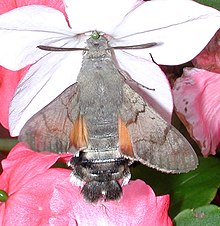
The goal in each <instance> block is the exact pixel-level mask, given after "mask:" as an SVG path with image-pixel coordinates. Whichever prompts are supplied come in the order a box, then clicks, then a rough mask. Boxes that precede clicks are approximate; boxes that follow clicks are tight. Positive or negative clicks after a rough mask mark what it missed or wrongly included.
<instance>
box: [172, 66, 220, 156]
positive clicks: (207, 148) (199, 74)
mask: <svg viewBox="0 0 220 226" xmlns="http://www.w3.org/2000/svg"><path fill="white" fill-rule="evenodd" d="M219 87H220V74H216V73H212V72H209V71H206V70H201V69H196V68H193V69H189V68H186V69H185V70H184V76H183V77H181V78H179V79H177V81H176V84H175V87H174V89H173V94H174V104H175V107H176V109H177V112H178V113H179V114H180V116H181V118H182V119H183V122H185V124H186V126H187V129H188V131H189V132H190V134H191V136H192V137H193V138H194V139H195V140H196V141H197V142H198V144H199V146H200V147H201V149H202V154H203V155H204V156H207V155H209V154H212V155H214V154H215V153H216V148H217V146H218V145H219V142H220V130H219V128H220V101H219V100H220V92H219Z"/></svg>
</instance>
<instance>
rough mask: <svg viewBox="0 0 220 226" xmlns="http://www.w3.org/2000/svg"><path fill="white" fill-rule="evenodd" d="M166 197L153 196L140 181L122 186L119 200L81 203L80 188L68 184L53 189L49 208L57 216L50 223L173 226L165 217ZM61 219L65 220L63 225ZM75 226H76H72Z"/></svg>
mask: <svg viewBox="0 0 220 226" xmlns="http://www.w3.org/2000/svg"><path fill="white" fill-rule="evenodd" d="M73 190H74V191H73ZM168 207H169V196H168V195H166V196H161V197H156V196H155V194H154V192H153V190H152V189H151V188H150V187H149V186H148V185H146V184H145V183H144V182H143V181H140V180H137V181H130V182H129V184H128V185H126V186H124V187H123V196H122V198H121V200H119V201H109V202H101V201H100V202H99V203H97V204H91V203H87V202H85V201H84V199H83V197H82V195H81V194H80V190H79V188H77V187H76V186H73V185H71V184H70V183H69V181H65V182H64V183H62V184H59V185H57V186H56V190H55V192H54V195H53V197H52V199H51V208H52V210H53V211H54V212H56V213H57V215H56V217H53V218H52V219H51V220H50V222H53V225H59V226H64V225H67V223H68V222H70V221H71V222H74V223H75V221H76V222H77V225H88V226H89V225H100V226H101V225H139V226H141V225H143V226H144V225H145V226H146V225H158V226H165V225H172V222H171V220H170V218H169V216H168V214H167V211H168ZM62 219H64V221H63V222H62ZM73 225H75V224H73Z"/></svg>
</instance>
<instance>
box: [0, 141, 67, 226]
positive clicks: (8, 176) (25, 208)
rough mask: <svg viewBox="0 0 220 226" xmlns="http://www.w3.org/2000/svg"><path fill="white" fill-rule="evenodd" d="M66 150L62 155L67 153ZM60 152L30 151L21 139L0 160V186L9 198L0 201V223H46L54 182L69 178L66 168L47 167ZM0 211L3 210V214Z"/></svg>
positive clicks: (35, 224)
mask: <svg viewBox="0 0 220 226" xmlns="http://www.w3.org/2000/svg"><path fill="white" fill-rule="evenodd" d="M67 156H69V154H65V155H62V157H67ZM59 157H60V156H59V155H58V154H48V155H46V154H41V153H36V152H33V151H31V150H29V149H27V148H25V146H24V145H23V144H22V143H19V144H18V145H16V146H15V147H14V148H13V149H12V150H11V152H10V153H9V155H8V157H7V159H5V160H3V161H2V166H3V173H2V174H1V176H0V181H1V183H0V189H2V190H4V191H6V192H7V193H8V195H9V198H8V200H7V201H6V202H4V203H1V205H0V213H1V214H0V225H7V226H14V225H32V226H39V225H49V224H48V222H49V218H50V217H51V216H52V215H53V213H52V212H51V210H50V199H51V196H52V193H53V190H54V187H55V185H56V184H60V183H62V182H63V180H65V179H67V180H69V178H70V172H71V171H70V170H66V169H49V167H50V166H51V165H53V164H54V163H55V162H56V161H57V159H58V158H59ZM3 213H4V214H3Z"/></svg>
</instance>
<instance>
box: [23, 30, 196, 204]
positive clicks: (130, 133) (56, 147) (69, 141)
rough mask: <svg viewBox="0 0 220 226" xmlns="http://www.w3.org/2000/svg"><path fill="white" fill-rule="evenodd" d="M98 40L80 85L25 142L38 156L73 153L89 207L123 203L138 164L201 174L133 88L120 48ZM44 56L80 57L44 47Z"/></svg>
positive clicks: (29, 125) (37, 121)
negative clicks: (118, 58) (117, 55)
mask: <svg viewBox="0 0 220 226" xmlns="http://www.w3.org/2000/svg"><path fill="white" fill-rule="evenodd" d="M153 45H155V43H149V44H144V45H137V46H134V47H132V46H127V47H123V46H120V47H111V46H109V44H108V41H107V39H106V38H105V37H104V36H102V35H100V34H99V33H98V32H94V33H93V34H92V35H91V37H90V38H88V40H87V47H86V48H83V49H80V50H84V56H83V62H82V66H81V70H80V72H79V75H78V78H77V82H76V83H75V84H73V85H71V86H70V87H68V88H67V89H66V90H64V91H63V93H61V94H60V95H59V96H58V97H57V98H56V99H54V100H53V101H52V102H51V103H50V104H48V105H47V106H46V107H45V108H43V109H42V110H40V111H39V112H38V113H36V114H35V115H34V116H33V117H31V118H30V119H29V120H28V121H27V122H26V124H25V125H24V127H23V128H22V130H21V132H20V135H19V140H20V141H23V142H25V143H26V144H28V145H29V146H30V147H31V148H32V149H33V150H36V151H39V152H43V151H51V152H58V153H64V152H71V153H72V154H73V157H72V159H71V160H70V166H72V168H73V173H72V175H73V178H74V180H75V181H78V182H79V181H80V182H82V184H83V187H82V193H83V195H84V197H85V199H86V200H88V201H90V202H96V201H98V200H99V199H100V198H104V200H117V199H119V198H120V196H121V194H122V188H121V186H122V185H123V184H126V183H127V182H128V181H129V179H130V170H129V165H130V164H132V162H133V161H139V162H141V163H142V164H144V165H146V166H149V167H152V168H155V169H157V170H160V171H162V172H167V173H181V172H188V171H190V170H193V169H195V168H196V166H197V162H198V160H197V156H196V154H195V152H194V150H193V148H192V147H191V145H190V144H189V143H188V141H187V140H186V139H185V138H184V137H183V135H182V134H181V133H180V132H179V131H178V130H177V129H175V128H174V127H173V126H172V125H170V124H169V123H168V122H166V121H165V120H164V119H163V118H162V117H161V116H160V115H159V114H158V113H157V112H156V111H155V110H154V109H153V108H152V107H151V106H150V105H149V104H148V103H146V101H144V99H143V98H142V96H141V95H140V94H138V93H137V92H135V91H134V90H133V89H132V88H131V87H130V86H129V83H128V81H127V79H126V76H124V75H123V74H122V73H121V72H120V70H119V69H118V67H117V66H116V63H115V60H113V55H112V54H113V51H114V48H115V49H116V48H147V47H150V46H153ZM38 48H40V49H42V50H45V51H74V50H77V49H75V48H73V49H65V48H56V47H49V46H38Z"/></svg>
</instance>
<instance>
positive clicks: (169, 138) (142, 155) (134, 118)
mask: <svg viewBox="0 0 220 226" xmlns="http://www.w3.org/2000/svg"><path fill="white" fill-rule="evenodd" d="M123 92H124V93H123V97H124V101H123V105H122V108H121V112H120V114H121V117H122V119H123V120H124V121H125V122H126V123H127V128H128V130H129V133H130V136H131V141H132V146H133V152H134V159H135V160H136V161H140V162H141V163H143V164H144V165H147V166H149V167H152V168H156V169H157V170H160V171H163V172H167V173H181V172H188V171H190V170H193V169H195V168H196V167H197V164H198V159H197V156H196V154H195V152H194V150H193V148H192V147H191V145H190V144H189V142H188V141H187V140H186V139H185V138H184V137H183V135H182V134H181V133H180V132H179V131H178V130H177V129H175V128H174V127H173V126H172V125H170V124H169V123H167V122H166V121H165V120H164V119H163V118H162V117H161V116H160V115H159V114H158V113H157V112H156V111H155V110H154V109H153V108H152V107H151V106H149V105H148V104H147V103H146V102H144V100H143V98H142V97H141V96H140V95H139V94H137V93H136V92H134V91H133V90H132V89H131V88H130V86H128V85H127V84H124V85H123Z"/></svg>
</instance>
